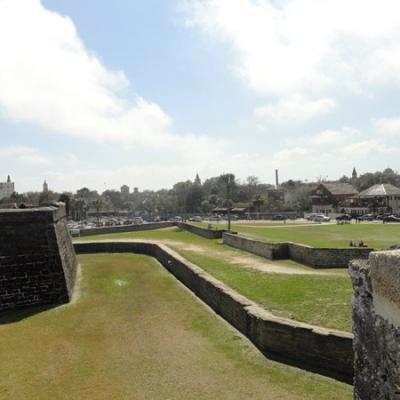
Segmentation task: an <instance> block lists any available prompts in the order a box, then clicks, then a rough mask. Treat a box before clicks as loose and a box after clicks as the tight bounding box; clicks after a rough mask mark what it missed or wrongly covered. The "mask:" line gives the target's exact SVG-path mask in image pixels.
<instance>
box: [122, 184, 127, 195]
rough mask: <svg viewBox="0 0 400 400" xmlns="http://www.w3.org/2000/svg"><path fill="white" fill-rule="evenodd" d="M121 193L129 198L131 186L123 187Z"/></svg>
mask: <svg viewBox="0 0 400 400" xmlns="http://www.w3.org/2000/svg"><path fill="white" fill-rule="evenodd" d="M121 193H122V194H123V195H125V196H127V195H128V194H129V186H127V185H123V186H121Z"/></svg>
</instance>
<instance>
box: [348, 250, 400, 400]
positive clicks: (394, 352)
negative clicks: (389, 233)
mask: <svg viewBox="0 0 400 400" xmlns="http://www.w3.org/2000/svg"><path fill="white" fill-rule="evenodd" d="M350 275H351V279H352V283H353V332H354V399H355V400H399V399H400V251H385V252H379V253H371V255H370V258H369V261H353V262H352V263H351V265H350Z"/></svg>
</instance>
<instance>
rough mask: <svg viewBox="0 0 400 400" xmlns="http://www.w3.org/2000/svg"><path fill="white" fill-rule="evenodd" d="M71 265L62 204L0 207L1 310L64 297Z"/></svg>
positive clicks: (72, 270) (73, 269) (67, 295)
mask: <svg viewBox="0 0 400 400" xmlns="http://www.w3.org/2000/svg"><path fill="white" fill-rule="evenodd" d="M76 268H77V261H76V256H75V252H74V249H73V246H72V243H71V239H70V236H69V233H68V230H67V228H66V214H65V207H64V205H62V204H58V205H57V206H54V207H53V206H52V207H44V208H36V209H24V210H2V211H1V212H0V311H3V310H7V309H11V308H20V307H27V306H37V305H44V304H59V303H66V302H68V301H69V300H70V298H71V296H72V292H73V288H74V283H75V277H76Z"/></svg>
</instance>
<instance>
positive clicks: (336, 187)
mask: <svg viewBox="0 0 400 400" xmlns="http://www.w3.org/2000/svg"><path fill="white" fill-rule="evenodd" d="M322 185H323V186H325V187H326V188H327V189H328V190H329V191H330V192H331V193H332V194H334V195H335V194H336V195H339V194H358V191H357V189H356V188H355V187H354V186H353V185H350V183H343V182H337V183H322Z"/></svg>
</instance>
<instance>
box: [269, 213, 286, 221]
mask: <svg viewBox="0 0 400 400" xmlns="http://www.w3.org/2000/svg"><path fill="white" fill-rule="evenodd" d="M271 219H272V220H273V221H285V220H286V219H287V217H286V216H285V215H280V214H277V215H273V216H272V218H271Z"/></svg>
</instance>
